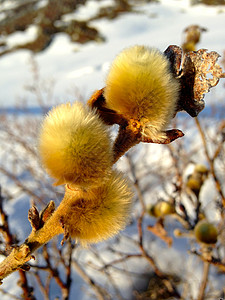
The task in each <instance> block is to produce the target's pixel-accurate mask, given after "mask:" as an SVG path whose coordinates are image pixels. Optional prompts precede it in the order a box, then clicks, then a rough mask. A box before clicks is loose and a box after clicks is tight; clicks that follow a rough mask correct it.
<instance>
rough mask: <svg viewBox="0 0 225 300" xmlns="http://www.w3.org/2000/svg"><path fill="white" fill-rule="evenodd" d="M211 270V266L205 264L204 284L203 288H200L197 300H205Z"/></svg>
mask: <svg viewBox="0 0 225 300" xmlns="http://www.w3.org/2000/svg"><path fill="white" fill-rule="evenodd" d="M209 268H210V264H209V263H208V262H204V264H203V277H202V283H201V286H200V289H199V293H198V299H197V300H204V295H205V289H206V287H207V282H208V276H209Z"/></svg>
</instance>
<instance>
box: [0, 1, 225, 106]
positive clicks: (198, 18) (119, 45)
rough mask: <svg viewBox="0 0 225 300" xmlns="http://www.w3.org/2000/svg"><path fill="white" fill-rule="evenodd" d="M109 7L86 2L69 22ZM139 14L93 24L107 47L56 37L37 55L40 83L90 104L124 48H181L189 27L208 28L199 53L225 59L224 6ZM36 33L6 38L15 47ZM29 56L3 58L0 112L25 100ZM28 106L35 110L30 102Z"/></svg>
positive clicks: (161, 8) (147, 9)
mask: <svg viewBox="0 0 225 300" xmlns="http://www.w3.org/2000/svg"><path fill="white" fill-rule="evenodd" d="M136 2H137V3H139V1H136ZM108 3H109V1H99V2H98V1H88V2H87V4H86V5H85V6H80V9H78V10H77V11H76V12H75V13H74V15H73V14H70V15H69V16H68V18H72V17H74V18H76V19H81V20H83V19H84V20H85V18H87V17H90V16H91V15H92V14H93V13H94V12H95V10H94V8H96V7H97V6H98V5H100V4H101V5H103V4H105V5H106V4H108ZM137 10H138V11H139V12H135V13H125V14H121V16H119V17H118V18H116V19H114V20H108V19H104V18H103V19H101V20H97V21H93V22H92V25H93V26H95V27H96V28H97V29H98V30H99V31H100V33H101V34H102V35H103V36H104V37H105V38H106V42H103V43H96V42H89V43H87V44H85V45H80V44H74V43H71V42H70V41H69V37H68V36H66V35H65V34H58V35H57V36H56V38H55V40H54V41H53V43H52V45H51V46H50V47H49V48H47V49H46V50H45V51H43V52H42V53H39V54H36V55H34V59H35V61H36V62H37V64H38V67H39V70H40V74H41V76H42V78H43V79H45V80H50V79H52V80H54V82H55V96H56V97H57V99H59V101H61V102H65V101H68V100H69V101H70V100H72V101H73V100H75V98H76V93H77V91H79V93H80V94H81V95H82V96H83V97H84V99H87V98H88V97H89V96H90V94H91V93H92V92H93V91H94V90H96V89H99V88H102V87H103V86H104V78H105V75H106V72H107V70H108V67H109V64H110V62H111V61H112V60H113V59H114V57H115V55H116V54H117V53H118V52H120V51H121V50H122V49H123V48H124V47H127V46H130V45H134V44H145V45H149V46H153V47H158V48H159V49H160V50H161V51H164V50H165V49H166V48H167V46H168V45H173V44H175V45H180V44H181V43H182V31H183V29H184V28H186V27H187V26H188V25H190V24H198V25H200V26H202V27H205V28H207V29H208V31H207V32H206V33H204V34H203V35H202V39H201V41H200V43H199V45H198V47H199V48H206V49H208V50H214V51H217V52H218V53H220V54H221V55H222V54H223V50H224V25H225V18H224V14H225V8H224V6H216V7H211V6H205V5H196V6H190V5H189V1H188V0H182V1H179V0H162V1H160V3H149V4H145V5H141V4H139V5H137ZM34 34H35V28H34V27H33V26H31V27H30V28H28V29H27V31H26V32H25V33H19V32H16V33H14V34H12V36H10V37H9V38H8V39H9V41H10V44H11V45H15V44H16V43H17V44H20V43H23V42H24V41H25V40H26V41H28V40H29V41H30V40H31V39H32V35H34ZM31 56H33V55H32V53H31V52H30V51H28V50H19V51H17V52H15V53H11V54H8V55H6V56H3V57H1V58H0V72H1V82H0V87H1V94H0V107H5V106H11V105H14V104H15V103H16V102H17V101H18V98H19V97H20V96H23V95H24V86H25V85H27V84H28V83H29V80H30V77H31V73H30V68H31V67H30V63H29V62H30V58H31ZM28 104H29V106H36V105H37V103H34V101H33V100H32V99H31V100H28Z"/></svg>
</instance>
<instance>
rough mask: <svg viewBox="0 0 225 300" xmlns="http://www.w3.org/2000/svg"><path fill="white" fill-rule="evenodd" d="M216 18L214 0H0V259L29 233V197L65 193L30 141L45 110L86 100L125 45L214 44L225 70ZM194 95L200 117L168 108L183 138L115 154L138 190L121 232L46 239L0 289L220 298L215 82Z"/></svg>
mask: <svg viewBox="0 0 225 300" xmlns="http://www.w3.org/2000/svg"><path fill="white" fill-rule="evenodd" d="M193 25H194V27H193ZM224 26H225V1H224V0H217V1H209V0H205V1H203V0H202V1H201V0H199V1H198V0H196V1H195V0H158V1H157V0H155V1H151V0H140V1H132V0H99V1H97V0H95V1H94V0H83V1H82V0H78V1H76V0H66V1H60V0H30V1H28V0H0V191H1V193H0V195H1V196H0V200H1V201H0V213H1V221H0V222H1V223H0V251H1V252H0V254H1V259H3V258H4V257H5V255H7V253H8V252H7V251H9V250H7V249H10V247H11V246H12V245H15V244H20V243H22V242H23V241H24V240H25V239H26V237H27V236H28V235H29V233H30V230H31V226H30V224H29V222H28V218H27V214H28V210H29V208H30V206H31V204H32V203H35V204H36V205H37V207H38V208H39V209H40V210H41V209H42V208H43V207H44V206H45V205H46V204H47V203H48V202H49V201H50V200H54V201H55V202H56V204H59V202H60V200H61V199H62V197H63V192H64V188H63V187H53V186H52V179H51V178H49V177H48V175H47V174H46V172H45V171H44V170H43V168H42V166H41V163H40V159H39V155H38V150H37V141H38V131H39V128H40V125H41V121H42V119H43V117H44V115H45V114H46V113H47V111H48V110H49V109H50V108H51V107H52V106H55V105H57V104H59V103H66V102H71V103H72V102H73V101H76V100H79V101H84V102H86V101H87V100H88V99H89V97H90V96H91V94H92V93H93V92H94V91H95V90H97V89H100V88H102V87H104V81H105V76H106V74H107V71H108V69H109V66H110V63H111V62H112V60H113V59H114V58H115V56H116V54H118V53H119V52H120V51H121V50H122V49H124V48H125V47H128V46H131V45H135V44H144V45H148V46H151V47H157V48H159V49H160V51H164V50H165V49H166V48H167V47H168V46H169V45H178V46H180V47H182V48H183V50H184V51H191V50H198V49H201V48H204V49H208V51H216V52H218V53H219V54H220V58H219V60H218V62H219V64H220V65H221V66H222V68H223V69H225V66H224V65H225V38H224ZM204 100H205V104H206V105H205V109H204V110H203V111H202V112H201V113H200V114H199V116H198V118H191V117H190V116H189V115H188V114H187V113H184V112H180V113H178V114H177V116H176V118H174V120H173V124H171V126H172V127H173V128H179V129H181V130H182V131H183V132H184V133H185V136H184V137H183V138H182V139H179V140H177V141H175V142H173V143H172V144H169V145H156V144H141V145H138V146H136V147H134V148H132V149H131V150H129V152H128V153H127V154H126V155H125V156H123V157H122V158H121V159H120V160H119V161H118V162H117V164H116V167H117V168H118V169H119V170H121V171H123V172H125V173H126V174H127V175H128V176H129V178H130V179H131V180H132V181H133V183H134V188H135V191H136V194H135V203H134V209H133V213H132V216H131V222H130V224H128V226H127V228H126V229H125V230H124V231H123V232H121V233H120V234H119V235H118V236H116V237H115V238H113V239H111V240H109V241H106V242H103V243H99V244H97V245H92V246H90V247H89V248H88V249H83V248H82V247H81V246H80V245H79V244H78V243H75V242H74V241H69V242H67V243H66V244H65V245H64V246H63V247H62V246H61V245H60V241H61V239H62V237H59V239H54V240H53V241H52V242H50V243H49V244H48V245H47V246H45V247H43V248H41V249H40V250H38V251H37V253H36V254H35V256H36V260H35V261H32V262H30V264H31V265H32V268H31V270H30V271H29V272H24V271H23V270H21V271H19V272H16V273H14V274H12V275H11V276H10V277H8V278H7V279H6V280H5V281H4V283H3V285H2V286H1V287H0V295H1V296H0V298H1V299H3V300H9V299H38V300H39V299H79V300H81V299H82V300H83V299H85V300H86V299H113V300H114V299H115V300H116V299H121V300H122V299H124V300H131V299H155V300H157V299H158V300H161V299H184V300H188V299H190V300H191V299H194V300H201V299H212V300H215V299H220V298H225V290H224V286H225V284H224V283H225V280H224V278H225V277H224V272H225V229H224V227H225V221H224V220H225V219H224V206H225V205H224V203H225V198H224V195H225V188H224V182H225V145H224V140H225V114H224V112H225V101H224V100H225V85H224V80H222V79H221V80H220V82H219V84H218V85H217V86H216V87H214V88H212V90H211V91H210V93H208V94H207V95H206V96H205V99H204ZM116 131H117V127H116V126H114V127H113V129H112V136H114V135H115V134H116ZM193 182H194V183H193ZM196 182H197V183H196ZM156 203H164V206H165V203H166V205H167V206H168V207H169V208H168V210H167V211H166V212H165V211H162V208H159V207H157V206H156ZM202 219H203V220H206V221H207V222H209V223H210V224H211V225H213V226H215V227H216V228H217V231H218V234H217V239H216V242H213V243H209V244H207V243H206V244H205V243H201V242H199V240H198V239H197V238H196V235H195V233H194V229H195V227H196V225H197V224H198V222H199V221H201V220H202ZM205 253H207V255H208V256H207V257H211V262H210V263H209V262H208V261H206V259H205V257H206V256H205ZM208 260H209V259H208ZM212 261H214V263H212ZM215 262H216V263H215Z"/></svg>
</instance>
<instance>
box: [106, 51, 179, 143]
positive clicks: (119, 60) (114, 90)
mask: <svg viewBox="0 0 225 300" xmlns="http://www.w3.org/2000/svg"><path fill="white" fill-rule="evenodd" d="M178 93H179V83H178V81H177V80H176V79H175V78H174V77H173V75H172V73H171V71H170V66H169V61H168V59H167V58H166V57H165V56H164V55H163V54H162V53H161V52H160V51H159V50H157V49H155V48H149V47H146V46H138V45H136V46H133V47H130V48H127V49H125V50H123V51H122V52H121V53H120V54H119V55H118V56H117V57H116V59H115V60H114V62H113V63H112V66H111V69H110V71H109V74H108V77H107V79H106V87H105V92H104V96H105V98H106V102H107V105H108V107H109V108H111V109H113V110H115V111H117V112H118V113H120V114H122V115H124V116H126V117H128V118H130V119H136V120H139V121H140V122H141V124H142V125H143V134H145V135H147V136H148V137H150V138H152V140H153V141H154V140H155V139H156V140H163V139H164V138H165V134H164V133H163V132H162V131H163V130H164V129H165V128H166V127H167V125H168V124H169V122H170V120H171V118H172V117H173V116H174V113H175V108H176V103H177V99H178Z"/></svg>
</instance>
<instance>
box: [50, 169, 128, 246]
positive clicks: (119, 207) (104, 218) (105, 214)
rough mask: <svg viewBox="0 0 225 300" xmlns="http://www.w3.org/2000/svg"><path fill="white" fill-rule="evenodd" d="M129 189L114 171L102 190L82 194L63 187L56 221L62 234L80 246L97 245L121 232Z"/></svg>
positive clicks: (126, 214)
mask: <svg viewBox="0 0 225 300" xmlns="http://www.w3.org/2000/svg"><path fill="white" fill-rule="evenodd" d="M132 197H133V192H132V188H131V186H130V184H129V182H128V181H127V179H125V178H124V177H123V175H121V174H120V173H118V172H116V171H113V172H112V174H111V175H110V176H109V177H108V179H107V181H105V182H104V183H103V184H102V185H101V186H99V187H96V188H93V189H89V190H88V192H86V191H84V190H72V189H70V188H69V187H68V186H67V187H66V192H65V197H64V199H63V200H62V202H61V204H60V206H59V208H58V210H57V211H56V216H55V218H54V219H55V220H56V219H58V220H60V221H61V222H62V223H63V226H64V230H65V233H68V234H69V235H70V236H71V237H73V238H75V239H77V240H79V241H80V242H81V244H82V245H84V246H85V245H87V244H89V243H97V242H99V241H102V240H104V239H107V238H110V237H112V236H114V235H115V234H117V233H118V232H119V231H120V230H122V229H123V228H124V227H125V226H126V224H127V222H128V220H129V218H130V214H131V204H132Z"/></svg>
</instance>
